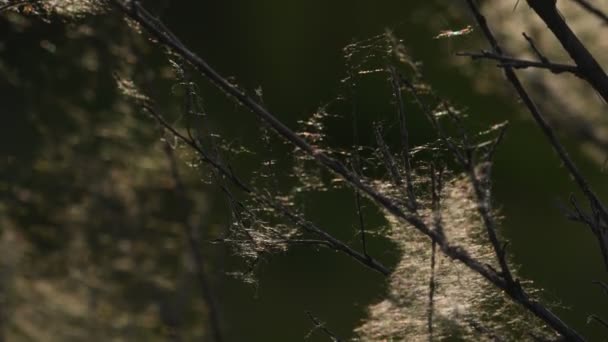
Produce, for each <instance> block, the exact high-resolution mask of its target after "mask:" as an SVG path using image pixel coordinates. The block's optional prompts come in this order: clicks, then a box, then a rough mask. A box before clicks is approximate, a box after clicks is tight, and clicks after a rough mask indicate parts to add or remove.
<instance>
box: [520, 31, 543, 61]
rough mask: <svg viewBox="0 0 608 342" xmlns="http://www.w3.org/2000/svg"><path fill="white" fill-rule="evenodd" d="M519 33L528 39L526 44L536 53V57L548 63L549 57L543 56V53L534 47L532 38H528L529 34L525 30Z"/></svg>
mask: <svg viewBox="0 0 608 342" xmlns="http://www.w3.org/2000/svg"><path fill="white" fill-rule="evenodd" d="M521 34H522V35H523V36H524V38H525V39H526V40H527V41H528V44H529V45H530V47H531V48H532V51H534V54H535V55H536V57H538V59H539V60H540V61H541V62H543V63H549V59H548V58H547V57H545V55H543V54H542V53H541V52H540V50H539V49H538V48H537V47H536V44H534V40H532V38H530V36H528V35H527V34H526V33H525V32H522V33H521Z"/></svg>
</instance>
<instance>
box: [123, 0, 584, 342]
mask: <svg viewBox="0 0 608 342" xmlns="http://www.w3.org/2000/svg"><path fill="white" fill-rule="evenodd" d="M112 3H113V4H114V5H115V6H118V8H119V9H120V10H121V11H123V12H124V13H125V14H127V15H128V16H130V17H131V18H132V19H133V20H135V21H137V22H138V23H140V24H141V25H142V26H143V27H144V28H145V29H146V30H147V31H148V32H149V33H150V34H152V35H153V36H154V37H155V38H156V39H158V40H159V41H160V42H161V43H163V44H165V45H167V46H168V47H170V48H172V49H173V50H174V51H176V52H177V53H178V54H180V55H182V57H184V58H185V59H186V60H188V61H189V62H190V63H192V64H193V65H194V66H195V67H196V68H198V70H199V71H200V72H201V73H202V74H203V75H204V76H206V77H207V78H209V79H210V80H211V81H212V82H214V83H215V85H216V86H217V87H218V88H219V89H220V90H222V91H224V92H226V93H227V94H228V95H230V96H231V97H234V98H235V99H236V100H237V101H239V102H240V103H241V104H242V105H243V106H245V107H246V108H248V109H249V110H250V111H252V112H253V113H254V114H255V115H257V116H258V117H260V118H261V119H263V120H264V121H266V122H267V123H268V124H269V125H270V126H271V127H272V128H273V129H274V130H275V132H276V133H277V134H279V135H280V136H282V137H283V138H284V139H286V140H288V141H289V142H290V143H292V144H294V145H295V146H297V147H299V148H300V149H302V150H303V151H305V152H306V153H308V154H310V155H311V156H313V157H314V158H315V159H316V160H317V162H318V163H319V164H321V165H323V166H324V167H326V168H327V169H329V170H331V171H333V172H334V173H336V174H338V175H340V176H341V177H342V178H343V179H344V180H346V181H347V182H348V183H350V184H351V186H353V187H355V188H357V189H359V190H360V191H361V192H362V193H364V194H366V195H367V196H369V197H370V198H371V199H372V200H374V201H375V202H376V203H378V204H379V205H380V206H381V207H383V208H384V209H385V210H386V211H387V212H388V213H390V214H391V215H393V216H394V217H396V218H398V219H400V220H401V221H403V222H405V223H408V224H410V225H412V226H413V227H414V228H416V229H417V230H418V231H420V232H421V233H423V234H425V235H426V236H428V237H430V238H431V239H432V240H433V241H436V242H437V244H438V245H439V247H440V248H441V250H442V252H443V253H444V254H445V255H447V256H448V257H450V258H452V259H455V260H458V261H460V262H462V263H463V264H464V265H466V266H467V267H468V268H470V269H471V270H473V271H474V272H476V273H478V274H480V275H481V276H483V277H484V278H486V279H487V280H488V281H489V282H491V283H492V284H494V285H495V286H496V287H498V288H500V289H502V290H504V291H505V293H506V294H507V295H508V296H509V297H510V298H511V299H513V300H514V301H515V302H517V303H519V304H521V305H522V306H524V307H525V308H526V309H527V310H529V311H530V312H532V313H533V314H534V315H535V316H537V317H538V318H540V319H541V320H543V321H544V322H545V323H546V324H547V325H549V326H550V327H552V328H553V329H555V330H556V331H557V332H559V333H560V334H562V335H563V336H565V337H567V338H569V339H570V340H573V341H584V339H583V338H582V337H581V336H580V335H579V334H578V333H577V332H576V331H574V330H573V329H571V328H570V327H568V326H567V325H566V324H564V322H562V321H561V320H560V319H559V317H557V316H556V315H555V314H554V313H553V312H551V311H550V310H549V309H548V308H546V307H545V306H543V305H542V304H540V303H538V302H536V301H534V300H532V299H530V297H529V296H528V294H527V293H526V292H525V291H523V289H521V287H513V286H511V285H509V284H507V282H506V281H505V280H504V279H503V278H502V277H501V276H500V275H498V274H497V273H496V272H495V271H494V270H492V269H490V268H488V267H487V266H486V265H484V264H483V263H481V262H479V261H478V260H476V259H474V258H473V257H471V256H470V255H469V254H468V253H467V252H466V251H465V250H464V249H463V248H461V247H459V246H452V245H450V244H448V242H447V241H446V240H445V238H444V237H443V236H440V235H439V234H438V233H437V232H435V231H433V230H432V229H430V228H429V227H428V226H427V225H426V224H425V223H424V221H423V220H422V219H420V217H418V216H417V215H415V214H412V213H407V212H404V211H403V210H402V209H401V208H400V207H399V206H398V205H397V204H395V203H394V202H393V201H392V200H391V199H389V198H388V197H386V196H384V195H383V194H380V193H378V192H377V191H376V190H374V189H373V188H372V187H371V186H369V185H367V184H365V183H364V182H363V181H362V180H361V179H360V178H359V177H358V176H357V175H355V174H354V173H352V172H350V171H348V170H347V169H346V167H344V165H343V164H342V163H340V162H339V161H337V160H335V159H333V158H331V157H329V156H327V155H326V154H324V153H323V152H322V151H320V150H318V149H316V148H314V147H313V146H311V145H310V144H308V143H307V142H306V141H305V140H304V139H302V138H301V137H300V136H298V135H297V134H296V133H295V132H293V131H292V130H291V129H289V128H288V127H287V126H285V125H284V124H283V123H282V122H281V121H279V120H278V119H277V118H276V117H274V116H273V115H272V114H271V113H270V112H268V111H267V110H266V109H265V108H264V107H262V106H261V105H260V104H258V103H257V102H256V101H255V100H253V99H252V98H251V97H249V96H248V95H247V94H245V93H244V92H243V91H241V90H240V89H238V88H237V87H235V86H234V85H233V84H231V83H230V82H229V81H228V80H226V79H225V78H224V77H222V76H221V75H219V74H218V73H217V72H216V71H215V70H214V69H213V68H211V67H210V66H209V65H208V64H207V63H206V62H205V61H204V60H203V59H201V58H200V57H199V56H197V55H196V54H195V53H193V52H192V51H190V50H189V49H187V48H185V47H184V46H183V44H182V43H181V42H179V41H174V39H172V38H171V37H172V34H168V33H165V32H163V31H162V30H159V28H158V27H157V26H156V25H155V24H154V20H151V19H150V15H149V14H147V12H146V11H145V9H143V8H142V7H141V6H140V5H138V4H137V2H133V3H131V4H132V6H130V7H127V6H125V5H124V4H123V3H122V2H120V1H119V0H112ZM142 13H144V14H143V15H142ZM174 131H175V130H174ZM175 133H178V134H179V132H177V131H175V132H174V134H175ZM193 145H194V146H193ZM190 146H191V147H197V146H196V145H195V144H194V143H193V144H190ZM220 167H221V166H220ZM229 175H230V174H229ZM289 213H290V214H292V215H293V213H291V212H289ZM300 220H301V219H300ZM315 228H316V227H315ZM318 233H319V234H321V235H322V234H326V235H327V233H325V232H323V231H320V232H318ZM324 237H325V236H324ZM328 238H329V237H328ZM331 238H332V239H333V240H335V239H334V238H333V237H331ZM336 243H339V244H341V245H343V244H342V243H341V242H339V241H336ZM338 246H340V245H338ZM346 247H347V248H348V249H347V250H346V251H345V252H347V251H350V252H351V253H353V252H354V253H353V254H352V255H351V256H353V257H355V258H357V257H356V256H355V255H359V259H357V260H359V261H360V262H362V263H363V264H365V265H368V266H369V261H368V260H366V259H365V257H364V256H362V255H361V254H360V253H358V252H356V251H353V250H352V249H351V248H350V247H348V246H346ZM334 248H336V247H334ZM347 253H348V252H347ZM377 267H378V266H377V265H374V267H373V268H374V269H377ZM382 267H383V266H382ZM387 274H388V272H387Z"/></svg>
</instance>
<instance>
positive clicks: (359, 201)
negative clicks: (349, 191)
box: [355, 190, 369, 257]
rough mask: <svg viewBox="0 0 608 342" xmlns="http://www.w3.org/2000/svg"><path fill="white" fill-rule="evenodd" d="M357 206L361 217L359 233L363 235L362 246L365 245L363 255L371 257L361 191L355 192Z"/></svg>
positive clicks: (358, 214)
mask: <svg viewBox="0 0 608 342" xmlns="http://www.w3.org/2000/svg"><path fill="white" fill-rule="evenodd" d="M355 205H356V206H357V216H358V217H359V233H360V234H361V244H362V245H363V247H362V248H363V255H365V256H366V257H369V254H367V241H366V237H365V224H364V220H363V212H362V211H361V193H360V192H359V190H355Z"/></svg>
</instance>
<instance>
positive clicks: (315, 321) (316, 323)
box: [306, 311, 341, 342]
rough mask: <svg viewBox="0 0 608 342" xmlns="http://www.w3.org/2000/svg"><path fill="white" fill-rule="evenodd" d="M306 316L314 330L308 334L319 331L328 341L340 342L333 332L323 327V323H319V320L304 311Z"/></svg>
mask: <svg viewBox="0 0 608 342" xmlns="http://www.w3.org/2000/svg"><path fill="white" fill-rule="evenodd" d="M306 315H307V316H308V318H310V320H311V321H312V324H314V328H313V330H312V331H311V332H310V333H312V332H314V331H315V330H321V331H322V332H323V333H324V334H325V335H327V337H329V339H330V340H332V342H340V341H341V340H340V339H339V338H338V337H337V336H336V335H335V334H334V333H333V332H331V330H329V329H328V328H327V327H326V326H325V323H323V322H321V321H319V319H318V318H316V317H315V316H314V315H313V314H312V313H311V312H310V311H306Z"/></svg>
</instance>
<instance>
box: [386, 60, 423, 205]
mask: <svg viewBox="0 0 608 342" xmlns="http://www.w3.org/2000/svg"><path fill="white" fill-rule="evenodd" d="M388 69H389V72H390V74H391V85H392V87H393V95H394V96H395V101H396V106H397V112H398V116H399V131H400V133H401V147H402V150H401V155H402V158H403V166H404V168H405V182H406V187H407V196H408V200H409V203H410V207H411V208H412V209H413V210H414V211H415V210H416V209H417V206H418V205H417V203H416V195H415V193H414V185H413V182H412V164H411V160H410V145H409V132H408V128H407V121H406V115H405V104H404V103H403V97H402V96H401V86H400V83H399V76H398V74H397V70H395V67H393V66H389V68H388Z"/></svg>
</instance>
